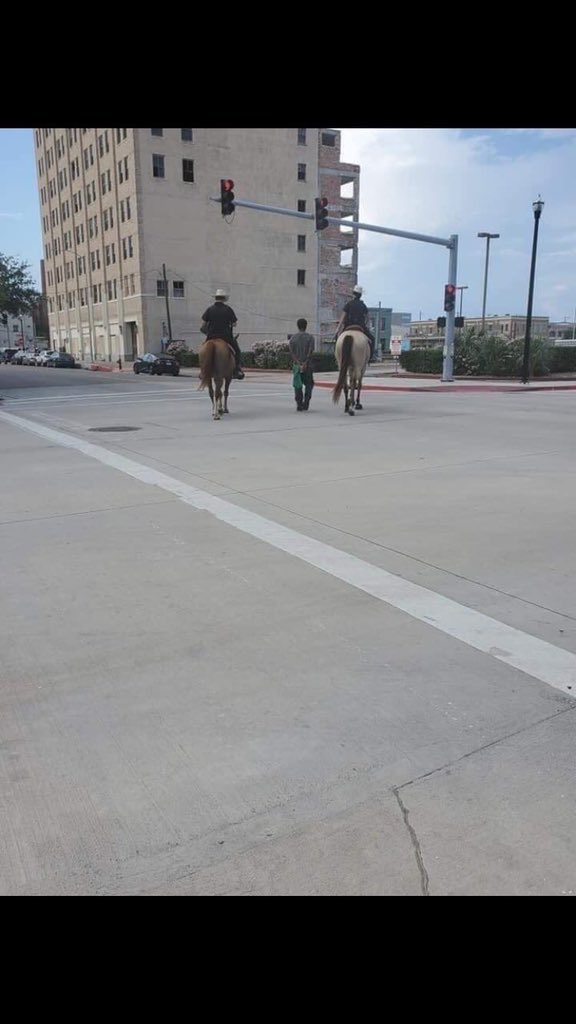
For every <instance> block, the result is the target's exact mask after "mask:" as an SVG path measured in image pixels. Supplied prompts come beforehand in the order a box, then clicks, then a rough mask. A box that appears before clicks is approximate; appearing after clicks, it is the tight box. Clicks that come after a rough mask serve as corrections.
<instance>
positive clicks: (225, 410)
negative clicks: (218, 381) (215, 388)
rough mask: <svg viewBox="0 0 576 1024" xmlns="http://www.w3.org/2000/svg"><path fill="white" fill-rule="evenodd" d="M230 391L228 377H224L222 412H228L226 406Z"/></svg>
mask: <svg viewBox="0 0 576 1024" xmlns="http://www.w3.org/2000/svg"><path fill="white" fill-rule="evenodd" d="M229 391H230V377H226V381H225V385H224V412H230V409H229V408H228V392H229Z"/></svg>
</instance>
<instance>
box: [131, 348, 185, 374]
mask: <svg viewBox="0 0 576 1024" xmlns="http://www.w3.org/2000/svg"><path fill="white" fill-rule="evenodd" d="M134 373H150V374H161V373H169V374H171V375H172V377H177V376H178V374H179V373H180V364H179V362H178V360H177V359H175V358H174V356H167V355H162V356H155V355H153V353H152V352H147V353H146V355H145V356H138V358H137V359H135V360H134Z"/></svg>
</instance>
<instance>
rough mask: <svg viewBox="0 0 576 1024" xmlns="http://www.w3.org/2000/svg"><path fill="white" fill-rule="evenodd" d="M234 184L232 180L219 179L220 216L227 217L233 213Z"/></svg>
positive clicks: (234, 206)
mask: <svg viewBox="0 0 576 1024" xmlns="http://www.w3.org/2000/svg"><path fill="white" fill-rule="evenodd" d="M233 190H234V182H233V181H232V178H221V179H220V204H221V207H222V216H223V217H229V216H230V214H231V213H234V210H235V209H236V204H235V203H234V191H233Z"/></svg>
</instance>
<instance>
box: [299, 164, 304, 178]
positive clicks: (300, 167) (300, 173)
mask: <svg viewBox="0 0 576 1024" xmlns="http://www.w3.org/2000/svg"><path fill="white" fill-rule="evenodd" d="M298 181H306V164H298Z"/></svg>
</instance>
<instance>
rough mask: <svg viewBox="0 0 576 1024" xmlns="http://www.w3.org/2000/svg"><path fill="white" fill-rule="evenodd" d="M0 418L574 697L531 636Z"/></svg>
mask: <svg viewBox="0 0 576 1024" xmlns="http://www.w3.org/2000/svg"><path fill="white" fill-rule="evenodd" d="M0 420H4V422H6V423H9V424H11V425H12V426H15V427H20V428H21V429H24V430H28V431H30V432H31V433H33V434H37V435H38V437H42V438H44V439H45V440H47V441H51V442H52V443H54V444H59V445H62V446H63V447H65V448H72V449H74V450H75V451H78V452H81V453H82V454H83V455H87V456H89V457H90V458H92V459H96V460H97V461H98V462H101V463H103V464H104V465H105V466H110V467H111V468H112V469H116V470H119V471H120V472H121V473H126V474H127V475H128V476H131V477H133V478H134V479H136V480H140V481H141V482H142V483H144V484H148V485H149V486H152V487H160V488H161V489H162V490H164V491H168V492H169V493H170V494H174V495H176V497H178V498H180V500H181V501H183V502H185V503H186V504H187V505H191V506H192V507H193V508H195V509H199V510H202V511H205V512H209V513H210V514H211V515H213V516H215V518H216V519H219V520H220V521H221V522H223V523H227V524H228V525H229V526H233V527H235V529H237V530H240V531H241V532H242V533H247V534H249V535H250V536H252V537H255V538H256V539H257V540H259V541H262V542H263V543H266V544H270V545H271V547H274V548H277V549H279V550H280V551H285V552H286V553H287V554H289V555H292V556H293V557H294V558H299V559H301V560H302V561H303V562H306V564H308V565H313V566H315V567H316V568H317V569H321V570H322V571H323V572H325V573H328V574H329V575H330V576H334V577H335V578H336V579H339V580H342V581H343V582H344V583H348V584H349V585H350V586H352V587H356V588H357V589H358V590H362V591H363V592H364V593H365V594H370V595H371V596H372V597H375V598H377V599H378V600H379V601H383V602H384V603H386V604H389V605H391V606H392V607H393V608H398V609H400V610H401V611H404V612H406V613H407V614H408V615H410V616H412V618H414V619H418V620H419V621H420V622H423V623H425V624H426V625H428V626H432V627H433V628H434V629H438V630H440V632H441V633H445V634H447V635H448V636H451V637H454V638H455V639H457V640H461V641H462V642H463V643H465V644H467V645H468V646H469V647H474V648H475V649H476V650H478V651H482V652H483V653H484V654H488V655H490V656H491V657H493V658H496V659H497V660H498V661H501V662H504V664H506V665H510V666H512V667H513V668H517V669H519V670H520V671H521V672H525V673H526V674H527V675H529V676H533V677H534V678H535V679H539V680H541V681H542V682H544V683H548V684H549V685H550V686H553V687H555V688H556V689H557V690H562V692H563V693H567V694H568V695H569V696H572V697H574V696H576V654H572V653H571V652H570V651H566V650H563V649H562V648H560V647H555V646H554V645H553V644H549V643H547V641H545V640H539V639H538V638H537V637H534V636H531V635H530V634H529V633H523V632H522V631H521V630H519V629H514V628H513V627H512V626H507V625H505V623H502V622H498V621H497V620H496V619H492V618H489V616H487V615H483V614H482V613H481V612H476V611H474V610H473V609H471V608H467V607H466V606H465V605H461V604H458V603H457V602H456V601H452V600H451V599H450V598H447V597H442V595H441V594H436V593H435V592H434V591H432V590H427V589H426V588H425V587H421V586H418V584H416V583H410V582H408V581H407V580H403V579H401V578H400V577H399V576H394V575H393V574H392V573H389V572H386V570H385V569H380V568H379V567H378V566H375V565H371V564H370V563H369V562H364V561H363V560H362V559H360V558H356V556H355V555H349V554H347V553H346V552H345V551H340V550H339V549H338V548H333V547H331V546H330V545H328V544H324V543H322V541H318V540H314V539H313V538H311V537H307V536H305V535H304V534H302V533H298V532H297V531H296V530H291V529H289V528H288V527H286V526H281V525H280V524H279V523H275V522H273V521H272V520H270V519H265V518H264V517H263V516H260V515H258V514H257V513H255V512H250V511H248V510H247V509H244V508H240V507H239V506H238V505H233V504H232V503H231V502H229V501H225V500H224V499H223V498H217V497H215V496H214V495H212V494H208V493H207V492H206V491H202V490H200V489H199V488H196V487H190V485H189V484H185V483H183V482H182V481H181V480H176V479H175V478H174V477H171V476H167V475H166V474H165V473H160V472H158V471H157V470H155V469H151V468H150V467H149V466H145V465H143V464H142V463H139V462H135V461H133V460H132V459H127V458H125V457H124V456H123V455H118V454H116V452H113V451H109V450H108V449H107V448H102V447H100V446H99V445H95V444H92V443H90V442H89V441H83V440H81V439H80V438H78V437H74V436H73V435H71V434H64V433H62V432H61V431H59V430H52V429H51V428H50V427H45V426H42V425H41V424H39V423H35V422H33V421H32V420H26V419H23V418H22V417H20V416H13V415H12V414H11V413H7V412H0Z"/></svg>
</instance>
